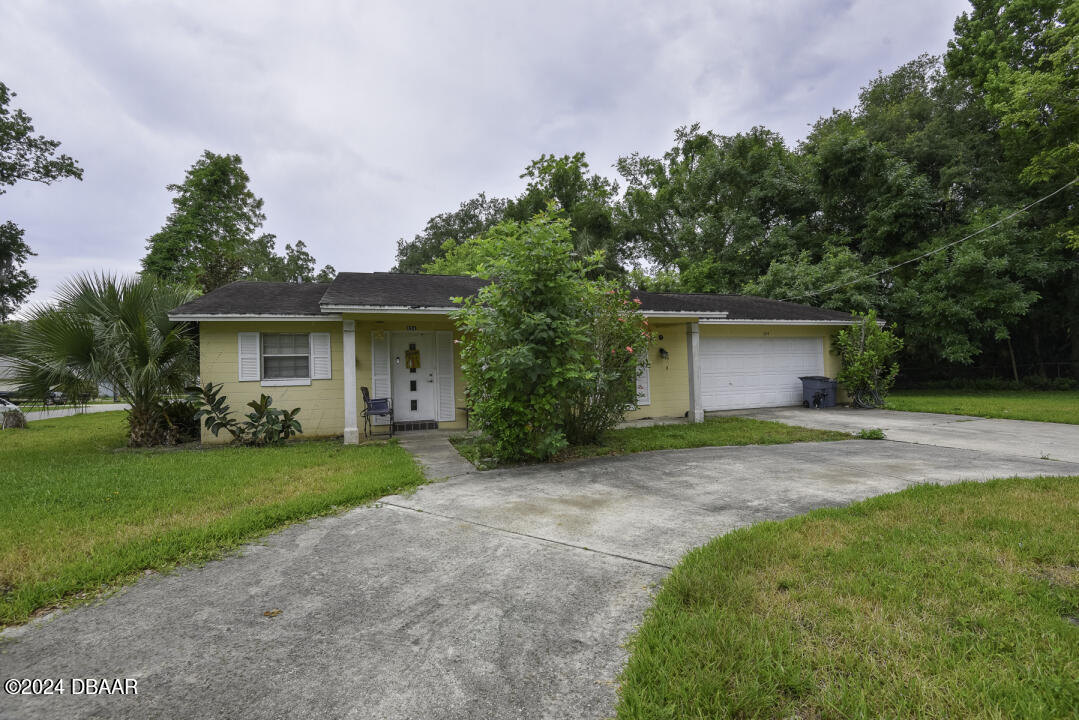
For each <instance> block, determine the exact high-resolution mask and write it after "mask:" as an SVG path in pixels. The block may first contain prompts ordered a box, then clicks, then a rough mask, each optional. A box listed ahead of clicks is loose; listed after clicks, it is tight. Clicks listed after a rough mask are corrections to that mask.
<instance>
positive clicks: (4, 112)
mask: <svg viewBox="0 0 1079 720" xmlns="http://www.w3.org/2000/svg"><path fill="white" fill-rule="evenodd" d="M15 95H16V94H15V93H14V92H12V91H11V90H9V89H8V86H7V85H5V84H4V83H2V82H0V195H3V194H4V193H5V192H7V187H10V186H12V185H14V184H15V183H17V182H19V181H20V180H24V181H29V182H38V183H43V184H45V185H49V184H52V183H54V182H56V181H57V180H62V179H63V178H67V177H72V178H76V179H78V180H81V179H82V168H80V167H79V166H78V165H77V164H76V163H75V161H74V160H72V159H71V157H69V156H68V155H63V154H61V155H57V154H56V151H57V148H59V147H60V143H59V141H57V140H49V139H48V138H46V137H45V136H43V135H34V125H33V123H32V121H31V120H30V116H29V115H27V114H26V113H25V112H23V111H22V110H21V109H19V108H14V109H12V108H11V107H9V106H10V104H11V99H12V98H14V97H15ZM35 254H36V253H34V252H32V251H31V250H30V248H29V246H28V245H27V244H26V243H25V242H24V241H23V231H22V229H21V228H19V227H18V226H17V225H15V224H14V223H13V222H10V221H7V222H4V223H3V224H2V225H0V323H2V322H6V321H7V319H8V317H9V316H10V315H11V313H13V312H14V311H15V309H16V308H17V307H18V306H19V305H21V304H22V303H23V302H24V301H25V300H26V298H27V297H28V296H29V295H30V293H32V292H33V291H34V289H35V288H36V287H37V280H35V279H34V278H33V277H31V276H30V275H29V273H27V272H26V271H25V270H24V269H23V268H22V266H23V264H24V263H25V262H26V260H27V258H28V257H29V256H31V255H35Z"/></svg>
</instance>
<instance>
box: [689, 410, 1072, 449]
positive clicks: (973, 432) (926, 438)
mask: <svg viewBox="0 0 1079 720" xmlns="http://www.w3.org/2000/svg"><path fill="white" fill-rule="evenodd" d="M709 415H739V416H742V417H752V418H757V419H759V420H776V421H778V422H782V423H787V424H788V425H802V426H804V427H813V428H822V429H825V430H844V431H846V432H858V431H859V430H862V429H863V428H881V429H882V430H884V433H885V435H886V436H887V437H888V439H889V440H898V441H900V442H908V443H918V444H921V445H936V446H938V447H951V448H963V449H966V450H985V451H988V452H1000V453H1005V454H1008V455H1015V456H1017V457H1030V458H1050V459H1053V460H1067V461H1069V462H1079V425H1066V424H1063V423H1047V422H1030V421H1028V420H998V419H993V418H980V417H971V416H968V415H940V414H937V413H916V412H900V411H898V410H856V409H852V408H828V409H826V410H813V409H811V408H802V407H788V408H762V409H759V410H738V411H724V412H721V413H709Z"/></svg>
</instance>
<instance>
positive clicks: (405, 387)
mask: <svg viewBox="0 0 1079 720" xmlns="http://www.w3.org/2000/svg"><path fill="white" fill-rule="evenodd" d="M435 371H436V358H435V344H434V333H429V332H411V333H397V332H395V333H393V334H391V335H390V378H391V380H390V388H391V389H390V392H391V397H392V398H393V419H394V421H395V422H409V421H415V420H434V419H435V415H436V408H435Z"/></svg>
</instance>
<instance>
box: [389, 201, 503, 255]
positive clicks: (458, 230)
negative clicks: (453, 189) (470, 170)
mask: <svg viewBox="0 0 1079 720" xmlns="http://www.w3.org/2000/svg"><path fill="white" fill-rule="evenodd" d="M507 202H508V201H506V200H504V199H502V198H489V197H487V194H486V193H480V194H479V195H477V196H476V197H474V198H472V199H471V200H466V201H465V202H463V203H461V206H460V207H459V208H457V209H456V210H454V211H452V212H445V213H439V214H438V215H435V216H434V217H433V218H431V219H430V220H428V221H427V225H426V226H425V227H424V229H423V232H422V233H420V234H419V235H417V236H416V237H415V238H413V239H412V240H409V241H405V240H404V239H401V240H398V241H397V265H396V266H395V267H394V268H393V271H394V272H400V273H422V272H425V270H424V267H425V266H426V265H428V264H430V263H432V262H434V261H435V260H437V259H439V258H441V257H444V256H445V255H446V253H447V252H448V250H449V248H450V247H453V246H454V245H460V244H461V243H463V242H465V241H466V240H468V239H470V238H474V237H477V236H478V235H481V234H483V233H485V232H487V231H488V230H490V229H491V228H492V227H494V226H495V225H497V224H498V223H500V222H502V220H503V219H504V218H505V214H506V204H507ZM447 243H449V245H447Z"/></svg>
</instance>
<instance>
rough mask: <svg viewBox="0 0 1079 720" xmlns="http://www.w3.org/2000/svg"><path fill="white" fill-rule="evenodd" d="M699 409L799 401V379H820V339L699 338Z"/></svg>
mask: <svg viewBox="0 0 1079 720" xmlns="http://www.w3.org/2000/svg"><path fill="white" fill-rule="evenodd" d="M700 358H701V405H702V406H703V408H704V409H705V410H732V409H738V408H755V407H782V406H786V405H799V404H801V402H802V383H801V381H800V380H799V379H798V378H799V377H801V376H802V375H824V374H825V372H824V371H825V367H824V359H825V358H824V338H823V337H821V336H820V335H817V336H815V337H728V336H724V337H709V336H708V335H706V334H705V333H704V332H702V333H701V339H700Z"/></svg>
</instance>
